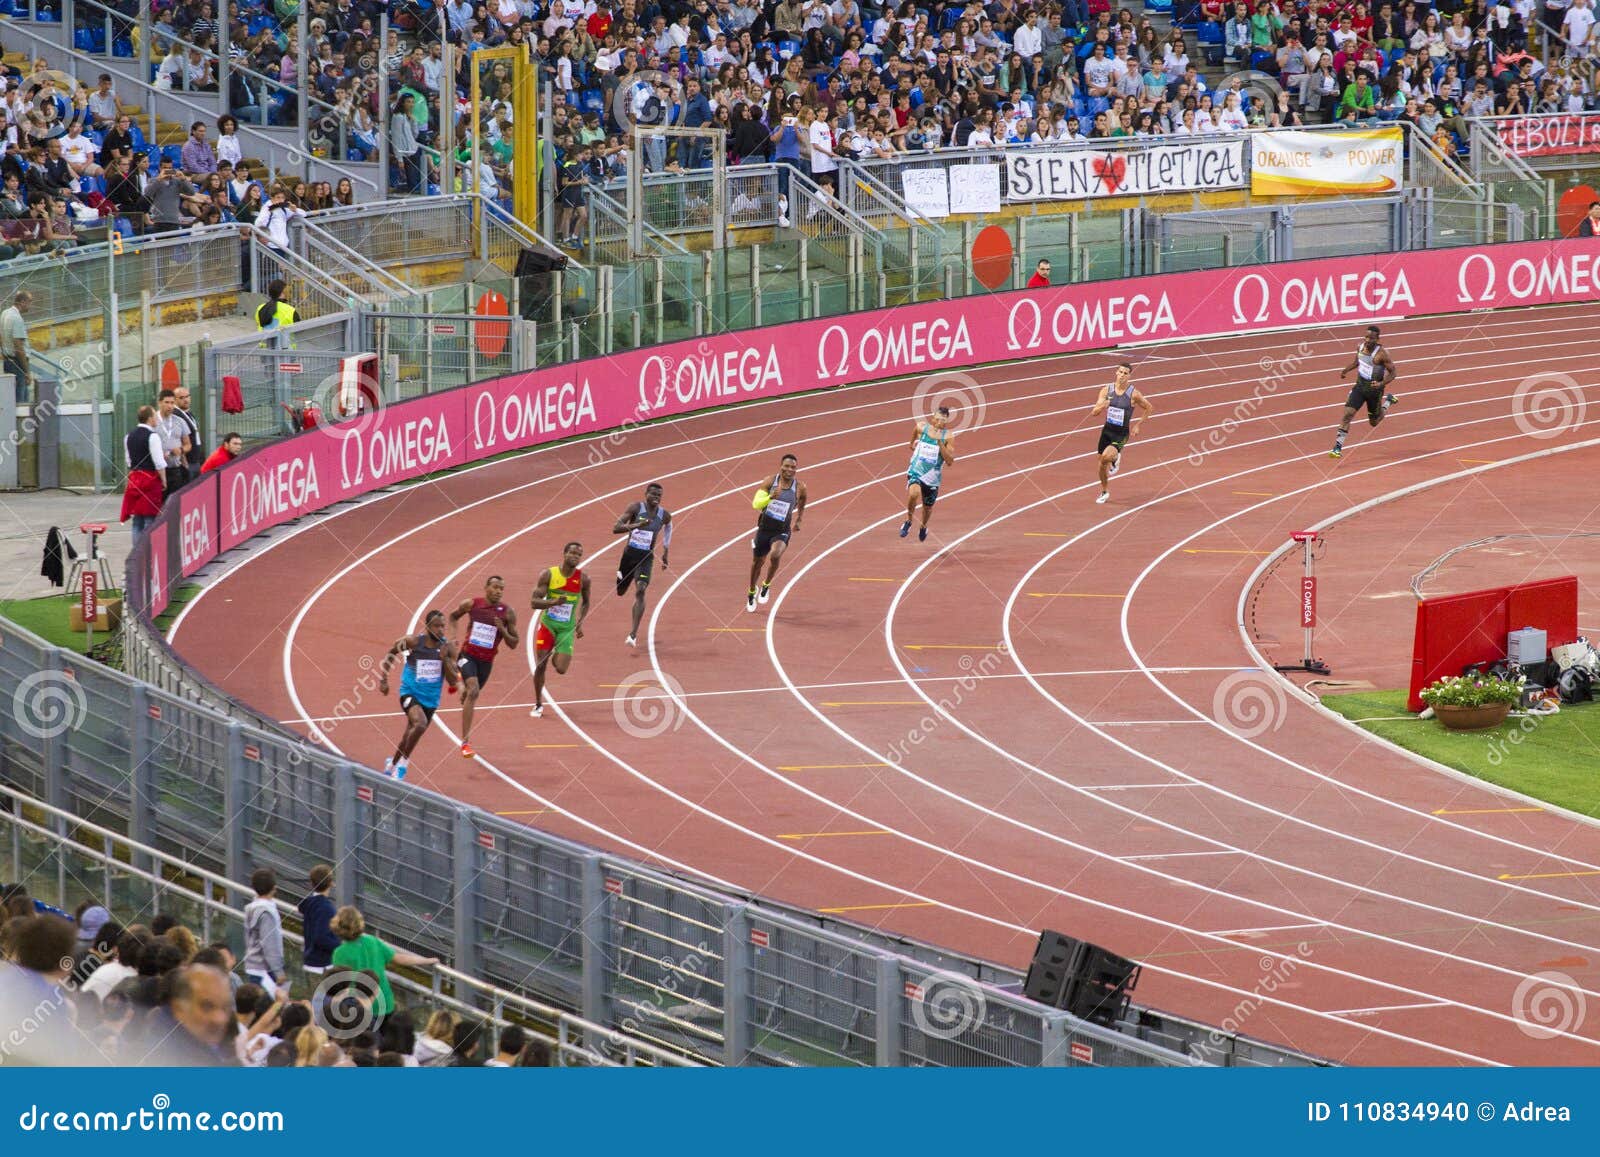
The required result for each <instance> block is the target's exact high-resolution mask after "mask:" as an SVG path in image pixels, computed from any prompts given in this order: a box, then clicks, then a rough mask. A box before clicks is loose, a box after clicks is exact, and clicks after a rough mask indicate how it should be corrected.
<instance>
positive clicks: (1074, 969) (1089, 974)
mask: <svg viewBox="0 0 1600 1157" xmlns="http://www.w3.org/2000/svg"><path fill="white" fill-rule="evenodd" d="M1138 983H1139V966H1138V965H1137V964H1135V963H1134V962H1133V961H1131V960H1128V959H1126V958H1124V957H1121V956H1118V955H1117V954H1116V953H1114V952H1108V951H1106V950H1105V949H1104V948H1101V947H1100V946H1099V945H1096V944H1090V943H1088V942H1087V941H1083V940H1078V939H1075V938H1074V937H1071V936H1066V935H1064V934H1062V933H1060V932H1052V931H1050V930H1049V929H1046V930H1045V931H1044V932H1042V933H1040V934H1039V945H1038V947H1037V948H1035V949H1034V953H1033V963H1032V964H1031V965H1029V967H1028V978H1027V980H1025V981H1024V982H1023V986H1022V992H1023V995H1024V996H1026V997H1027V998H1028V999H1029V1000H1036V1001H1038V1002H1039V1003H1041V1004H1048V1005H1050V1006H1051V1007H1053V1008H1059V1009H1063V1010H1065V1011H1066V1012H1070V1013H1071V1014H1072V1015H1073V1016H1076V1017H1078V1018H1079V1019H1081V1020H1086V1021H1089V1022H1090V1023H1091V1024H1098V1025H1103V1026H1106V1027H1110V1026H1112V1025H1115V1024H1116V1023H1117V1022H1118V1021H1119V1020H1121V1019H1122V1018H1123V1016H1124V1015H1126V1013H1127V1010H1128V999H1129V996H1128V994H1129V993H1131V992H1132V991H1133V989H1134V986H1135V985H1137V984H1138Z"/></svg>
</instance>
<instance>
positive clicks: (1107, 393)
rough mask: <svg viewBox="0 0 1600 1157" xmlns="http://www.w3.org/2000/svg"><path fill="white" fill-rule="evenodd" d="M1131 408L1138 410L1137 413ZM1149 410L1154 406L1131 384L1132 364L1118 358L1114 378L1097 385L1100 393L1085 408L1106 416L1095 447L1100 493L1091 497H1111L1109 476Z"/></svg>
mask: <svg viewBox="0 0 1600 1157" xmlns="http://www.w3.org/2000/svg"><path fill="white" fill-rule="evenodd" d="M1135 410H1137V411H1138V414H1137V415H1135V413H1134V411H1135ZM1153 413H1155V407H1154V406H1152V405H1151V404H1150V399H1149V398H1146V397H1145V396H1144V395H1143V394H1141V393H1140V392H1139V391H1138V390H1137V389H1135V388H1134V385H1133V366H1132V365H1131V364H1130V363H1128V362H1118V363H1117V380H1116V382H1115V383H1113V384H1112V385H1109V386H1101V387H1100V397H1099V398H1098V399H1097V400H1096V401H1095V404H1094V409H1093V410H1090V411H1089V416H1090V417H1091V418H1097V417H1099V416H1100V415H1101V414H1104V415H1105V416H1106V421H1105V425H1104V426H1103V427H1101V430H1100V445H1099V446H1098V447H1097V448H1096V449H1095V455H1096V457H1097V458H1098V459H1099V462H1100V497H1098V498H1096V499H1095V501H1096V502H1105V501H1107V500H1108V499H1109V498H1110V497H1111V476H1112V475H1113V474H1115V473H1116V472H1117V467H1118V466H1119V465H1121V463H1122V448H1123V447H1124V446H1126V445H1127V444H1128V439H1129V438H1131V437H1133V436H1134V435H1135V434H1137V433H1138V432H1139V423H1141V422H1143V421H1144V420H1145V419H1146V418H1148V417H1149V416H1150V415H1151V414H1153Z"/></svg>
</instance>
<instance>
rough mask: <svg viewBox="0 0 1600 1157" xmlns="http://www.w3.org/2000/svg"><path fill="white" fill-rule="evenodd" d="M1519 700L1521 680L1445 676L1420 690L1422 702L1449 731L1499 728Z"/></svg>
mask: <svg viewBox="0 0 1600 1157" xmlns="http://www.w3.org/2000/svg"><path fill="white" fill-rule="evenodd" d="M1521 699H1522V680H1521V679H1502V678H1499V677H1497V676H1494V675H1487V674H1482V673H1476V674H1471V675H1447V676H1446V677H1445V678H1443V679H1440V680H1438V681H1437V682H1435V683H1434V684H1432V685H1431V686H1428V687H1424V688H1423V689H1422V701H1423V702H1424V703H1426V704H1427V705H1428V706H1429V707H1432V708H1433V713H1434V714H1435V715H1436V716H1438V718H1439V722H1440V723H1443V724H1444V725H1445V726H1446V727H1447V728H1449V729H1450V730H1451V731H1482V730H1484V729H1485V728H1489V727H1498V726H1500V724H1502V723H1504V722H1505V721H1506V716H1507V715H1509V714H1510V713H1511V708H1512V707H1513V706H1514V705H1515V704H1517V703H1518V702H1520V701H1521Z"/></svg>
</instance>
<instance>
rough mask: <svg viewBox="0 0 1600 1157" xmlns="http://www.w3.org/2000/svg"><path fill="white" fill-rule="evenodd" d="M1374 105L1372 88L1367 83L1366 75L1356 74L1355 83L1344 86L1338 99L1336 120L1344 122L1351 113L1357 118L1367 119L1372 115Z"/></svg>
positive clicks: (1362, 73)
mask: <svg viewBox="0 0 1600 1157" xmlns="http://www.w3.org/2000/svg"><path fill="white" fill-rule="evenodd" d="M1374 103H1375V102H1374V100H1373V96H1372V86H1371V85H1370V84H1368V83H1367V74H1366V73H1364V72H1357V73H1356V79H1355V83H1354V84H1347V85H1345V89H1344V95H1343V96H1342V97H1340V98H1339V113H1338V119H1340V120H1344V119H1345V117H1347V116H1349V115H1350V114H1351V113H1354V114H1355V115H1356V116H1358V117H1369V116H1371V115H1372V110H1373V105H1374Z"/></svg>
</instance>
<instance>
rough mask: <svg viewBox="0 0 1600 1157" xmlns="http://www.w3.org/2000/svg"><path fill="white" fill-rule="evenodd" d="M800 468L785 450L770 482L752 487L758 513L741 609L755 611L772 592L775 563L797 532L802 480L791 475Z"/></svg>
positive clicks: (803, 495) (803, 496)
mask: <svg viewBox="0 0 1600 1157" xmlns="http://www.w3.org/2000/svg"><path fill="white" fill-rule="evenodd" d="M799 469H800V459H798V458H796V457H795V456H794V455H793V454H785V455H784V456H783V459H782V461H780V462H779V463H778V473H777V474H775V475H774V476H773V478H772V481H771V482H768V483H767V484H766V485H765V486H764V487H762V488H761V489H760V490H758V491H756V497H755V501H754V502H752V503H751V505H752V506H754V507H755V508H756V510H758V511H759V512H760V513H759V514H757V515H756V536H755V538H754V539H752V540H751V543H750V549H751V553H752V555H753V557H752V558H751V560H750V591H749V593H748V594H747V595H746V596H745V603H744V609H745V610H747V611H749V612H750V613H751V614H755V610H756V603H757V601H758V600H759V601H760V602H763V603H764V602H766V601H767V599H768V597H770V595H771V594H772V580H773V579H774V578H776V577H777V575H778V564H779V563H780V562H781V561H783V552H784V551H785V550H787V549H788V546H789V536H790V535H792V534H799V533H800V516H801V514H802V512H803V511H804V510H805V508H806V484H805V483H804V482H801V481H800V480H799V479H798V478H796V477H795V475H796V473H797V472H798V471H799ZM763 561H765V562H766V564H767V579H766V581H765V582H763V583H762V584H761V589H760V592H759V595H758V592H757V590H756V580H757V579H759V578H760V577H761V564H762V562H763Z"/></svg>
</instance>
